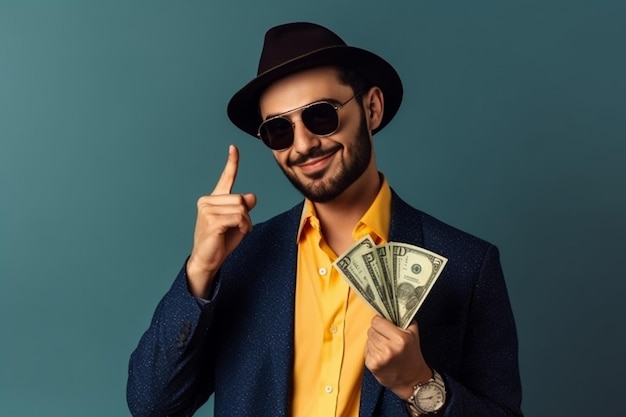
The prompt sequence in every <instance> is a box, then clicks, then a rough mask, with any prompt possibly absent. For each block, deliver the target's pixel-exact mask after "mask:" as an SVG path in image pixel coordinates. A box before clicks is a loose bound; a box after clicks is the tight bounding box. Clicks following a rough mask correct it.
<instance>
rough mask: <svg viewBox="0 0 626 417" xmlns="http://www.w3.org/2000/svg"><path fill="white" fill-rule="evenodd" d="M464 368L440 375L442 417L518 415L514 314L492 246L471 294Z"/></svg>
mask: <svg viewBox="0 0 626 417" xmlns="http://www.w3.org/2000/svg"><path fill="white" fill-rule="evenodd" d="M461 363H462V364H463V365H462V369H461V372H460V373H459V375H458V378H456V377H455V376H452V375H450V374H446V373H445V372H444V373H443V378H444V380H445V383H446V387H447V391H448V393H447V395H448V398H447V404H446V408H445V411H444V414H443V415H444V416H445V417H457V416H481V417H504V416H508V417H513V416H516V417H520V416H522V411H521V401H522V398H521V382H520V376H519V365H518V342H517V333H516V329H515V322H514V319H513V313H512V309H511V305H510V301H509V297H508V294H507V289H506V285H505V281H504V277H503V274H502V268H501V266H500V260H499V254H498V250H497V248H496V247H495V246H493V245H490V246H489V247H488V248H487V250H486V252H485V256H484V258H483V262H482V265H481V267H480V270H479V273H478V277H477V279H476V281H475V283H474V287H473V293H472V295H471V299H470V304H469V309H468V321H467V327H466V331H465V340H464V349H463V358H462V359H461Z"/></svg>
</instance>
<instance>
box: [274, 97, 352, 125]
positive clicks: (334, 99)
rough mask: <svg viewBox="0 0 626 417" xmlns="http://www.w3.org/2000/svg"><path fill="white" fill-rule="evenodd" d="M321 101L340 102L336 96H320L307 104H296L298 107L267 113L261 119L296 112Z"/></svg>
mask: <svg viewBox="0 0 626 417" xmlns="http://www.w3.org/2000/svg"><path fill="white" fill-rule="evenodd" d="M323 102H326V103H331V104H335V105H337V104H339V103H341V102H340V101H339V100H337V99H336V98H330V97H326V98H320V99H319V100H315V101H312V102H310V103H309V104H303V105H302V106H298V107H296V108H294V109H291V110H287V111H284V112H281V113H275V114H268V115H267V116H266V117H265V119H263V121H266V120H269V119H271V118H273V117H279V116H284V115H286V114H289V113H294V112H296V111H298V110H301V109H304V108H306V107H308V106H310V105H312V104H316V103H323Z"/></svg>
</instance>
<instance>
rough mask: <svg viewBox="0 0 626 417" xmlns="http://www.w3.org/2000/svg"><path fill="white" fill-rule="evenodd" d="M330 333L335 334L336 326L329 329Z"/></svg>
mask: <svg viewBox="0 0 626 417" xmlns="http://www.w3.org/2000/svg"><path fill="white" fill-rule="evenodd" d="M330 332H331V333H332V334H335V333H337V326H332V327H331V328H330Z"/></svg>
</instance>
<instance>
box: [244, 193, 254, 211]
mask: <svg viewBox="0 0 626 417" xmlns="http://www.w3.org/2000/svg"><path fill="white" fill-rule="evenodd" d="M242 197H243V200H244V201H245V203H246V208H247V209H248V211H250V210H252V209H253V208H254V206H256V195H254V194H242Z"/></svg>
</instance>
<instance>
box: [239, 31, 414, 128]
mask: <svg viewBox="0 0 626 417" xmlns="http://www.w3.org/2000/svg"><path fill="white" fill-rule="evenodd" d="M323 65H340V66H344V67H348V68H351V69H352V70H354V71H355V72H357V73H358V74H359V75H361V76H362V77H365V78H366V79H368V80H369V81H370V82H371V83H372V85H375V86H378V87H379V88H380V89H381V90H382V92H383V96H384V98H385V112H384V114H383V119H382V121H381V124H380V126H378V128H377V129H375V130H374V133H376V132H378V131H380V130H381V129H382V128H383V127H385V126H386V125H387V123H389V122H390V121H391V119H392V118H393V117H394V116H395V114H396V112H397V111H398V108H399V107H400V103H401V102H402V91H403V90H402V82H401V81H400V77H399V76H398V73H397V72H396V70H395V69H394V68H393V67H392V66H391V65H390V64H389V63H388V62H387V61H385V60H384V59H382V58H381V57H379V56H378V55H376V54H374V53H372V52H369V51H366V50H364V49H360V48H355V47H352V46H348V45H346V43H345V42H344V41H343V40H342V39H341V38H340V37H339V36H337V35H336V34H335V33H333V32H331V31H330V30H328V29H326V28H325V27H323V26H320V25H317V24H314V23H306V22H296V23H287V24H284V25H280V26H276V27H273V28H271V29H270V30H268V31H267V33H266V34H265V42H264V44H263V50H262V52H261V58H260V60H259V68H258V71H257V76H256V78H254V79H253V80H252V81H250V82H249V83H248V84H246V85H245V86H244V87H243V88H242V89H241V90H239V91H237V92H236V93H235V94H234V95H233V97H232V98H231V99H230V102H229V103H228V110H227V111H228V117H229V118H230V120H231V121H232V122H233V123H234V124H235V126H237V127H238V128H239V129H241V130H243V131H244V132H246V133H248V134H250V135H252V136H254V137H257V130H258V128H259V125H260V124H261V122H262V120H261V117H260V115H259V98H260V96H261V94H262V93H263V91H264V90H265V89H266V88H267V87H269V86H270V85H271V84H272V83H273V82H275V81H277V80H279V79H280V78H283V77H285V76H287V75H289V74H293V73H295V72H298V71H301V70H305V69H309V68H313V67H317V66H323Z"/></svg>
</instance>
